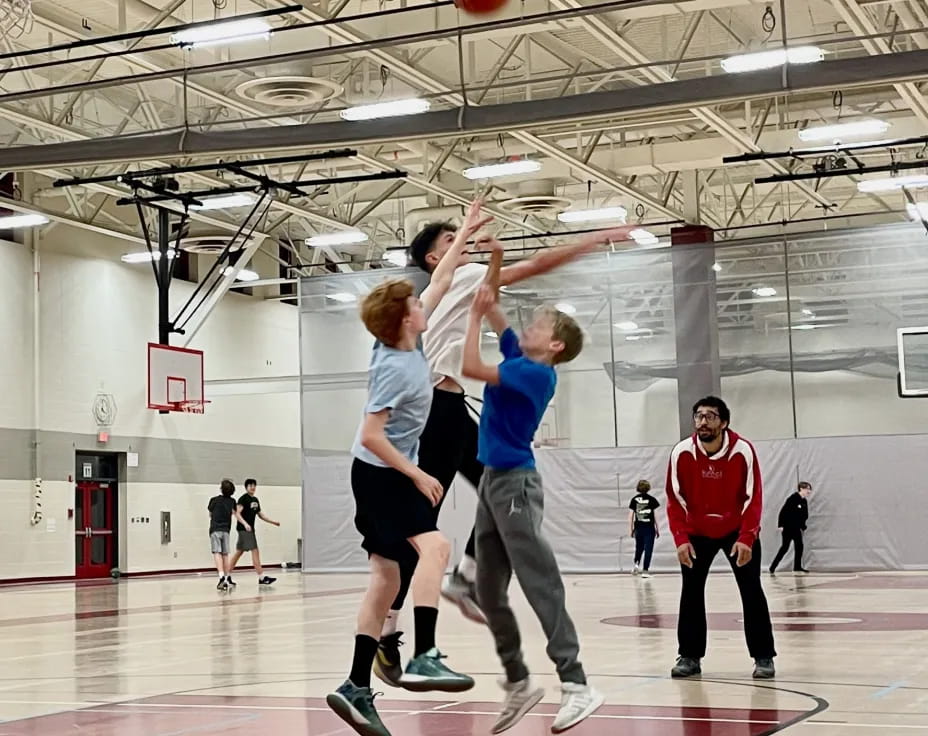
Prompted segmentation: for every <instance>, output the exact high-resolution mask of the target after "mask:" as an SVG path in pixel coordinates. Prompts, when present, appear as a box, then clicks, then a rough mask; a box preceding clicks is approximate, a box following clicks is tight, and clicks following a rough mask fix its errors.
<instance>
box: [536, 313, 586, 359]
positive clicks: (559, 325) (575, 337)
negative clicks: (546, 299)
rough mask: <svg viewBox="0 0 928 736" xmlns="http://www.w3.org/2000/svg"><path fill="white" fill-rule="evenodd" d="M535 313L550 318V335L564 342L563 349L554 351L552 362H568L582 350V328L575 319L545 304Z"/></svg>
mask: <svg viewBox="0 0 928 736" xmlns="http://www.w3.org/2000/svg"><path fill="white" fill-rule="evenodd" d="M535 313H536V314H540V315H543V316H545V317H547V318H548V319H550V320H551V322H552V326H551V337H552V338H553V339H555V340H557V341H558V342H561V343H563V344H564V349H563V350H561V351H560V352H558V353H555V355H554V357H553V358H552V362H553V363H554V364H555V365H558V364H559V363H569V362H570V361H572V360H573V359H574V358H576V357H577V356H578V355H580V351H581V350H583V330H582V329H580V325H579V324H577V320H575V319H574V318H573V317H571V316H570V315H569V314H565V313H564V312H562V311H561V310H559V309H555V308H554V307H552V306H548V305H545V306H543V307H539V308H538V309H537V310H535Z"/></svg>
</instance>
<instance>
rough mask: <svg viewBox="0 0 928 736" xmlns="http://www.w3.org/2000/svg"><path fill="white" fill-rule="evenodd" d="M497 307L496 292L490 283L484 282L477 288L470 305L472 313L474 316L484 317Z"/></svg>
mask: <svg viewBox="0 0 928 736" xmlns="http://www.w3.org/2000/svg"><path fill="white" fill-rule="evenodd" d="M494 307H496V292H495V291H494V290H493V289H492V288H491V287H490V285H489V284H483V285H482V286H481V287H480V288H479V289H477V294H476V296H474V301H473V303H472V304H471V305H470V313H471V314H472V315H473V316H474V317H479V318H481V319H482V318H483V317H484V316H485V315H486V314H488V313H489V312H490V310H492V309H493V308H494Z"/></svg>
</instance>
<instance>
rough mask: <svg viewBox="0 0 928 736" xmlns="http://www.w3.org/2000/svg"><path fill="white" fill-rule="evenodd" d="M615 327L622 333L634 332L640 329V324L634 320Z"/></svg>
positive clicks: (618, 323)
mask: <svg viewBox="0 0 928 736" xmlns="http://www.w3.org/2000/svg"><path fill="white" fill-rule="evenodd" d="M615 326H616V327H617V328H618V329H620V330H622V332H634V331H635V330H637V329H638V323H637V322H633V321H632V320H630V319H629V320H625V321H624V322H616V323H615Z"/></svg>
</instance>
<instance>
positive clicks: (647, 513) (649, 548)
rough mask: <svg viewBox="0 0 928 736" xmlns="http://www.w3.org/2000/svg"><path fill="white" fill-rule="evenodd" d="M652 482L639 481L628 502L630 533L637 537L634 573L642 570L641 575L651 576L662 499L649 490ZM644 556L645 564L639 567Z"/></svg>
mask: <svg viewBox="0 0 928 736" xmlns="http://www.w3.org/2000/svg"><path fill="white" fill-rule="evenodd" d="M650 490H651V484H650V483H649V482H648V481H646V480H640V481H638V488H637V489H636V493H635V495H634V496H632V500H631V502H630V503H629V504H628V509H629V512H628V525H629V534H630V535H631V536H633V537H634V538H635V567H634V568H633V569H632V574H633V575H637V574H638V573H639V571H640V572H641V577H644V578H649V577H651V574H650V573H649V572H648V570H649V569H650V567H651V554H652V553H653V552H654V540H655V539H657V538H658V537H659V536H660V532H659V531H658V530H657V509H658V508H659V507H660V505H661V504H660V501H658V500H657V499H656V498H654V496H652V495H651V494H650V493H649V491H650ZM642 556H644V564H643V565H641V566H640V567H639V563H641V561H642V560H641V558H642Z"/></svg>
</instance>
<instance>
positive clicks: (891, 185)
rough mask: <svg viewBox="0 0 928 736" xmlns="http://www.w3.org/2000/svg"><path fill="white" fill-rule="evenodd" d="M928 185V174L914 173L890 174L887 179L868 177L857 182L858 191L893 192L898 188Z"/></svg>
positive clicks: (916, 187) (914, 187)
mask: <svg viewBox="0 0 928 736" xmlns="http://www.w3.org/2000/svg"><path fill="white" fill-rule="evenodd" d="M921 187H928V176H926V175H925V174H914V175H912V176H890V177H888V178H886V179H866V180H865V181H859V182H857V191H858V192H864V193H868V192H892V191H895V190H896V189H919V188H921Z"/></svg>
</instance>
